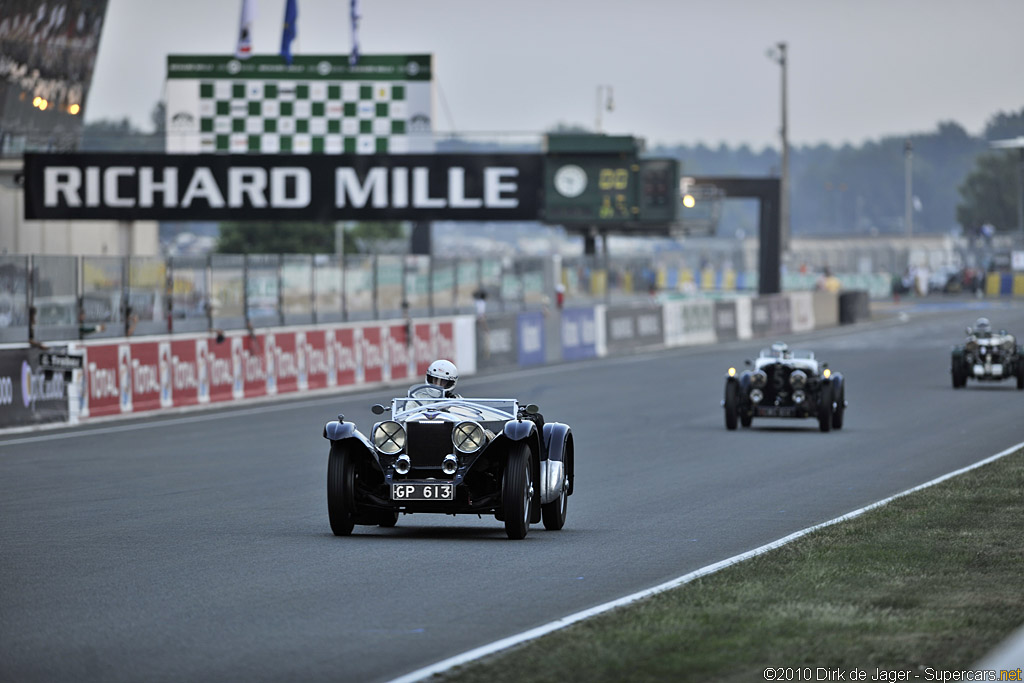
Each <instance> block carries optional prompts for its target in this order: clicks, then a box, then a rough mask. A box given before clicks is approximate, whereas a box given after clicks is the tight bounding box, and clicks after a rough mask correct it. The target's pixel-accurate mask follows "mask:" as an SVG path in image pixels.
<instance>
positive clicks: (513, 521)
mask: <svg viewBox="0 0 1024 683" xmlns="http://www.w3.org/2000/svg"><path fill="white" fill-rule="evenodd" d="M532 499H533V477H532V476H531V469H530V449H529V447H528V446H527V445H526V444H524V443H514V444H512V447H511V448H510V449H509V454H508V460H507V461H506V462H505V476H504V477H503V478H502V481H501V509H502V516H503V517H504V518H505V533H506V534H507V535H508V537H509V538H511V539H513V540H519V539H521V538H526V532H528V531H529V530H530V501H531V500H532Z"/></svg>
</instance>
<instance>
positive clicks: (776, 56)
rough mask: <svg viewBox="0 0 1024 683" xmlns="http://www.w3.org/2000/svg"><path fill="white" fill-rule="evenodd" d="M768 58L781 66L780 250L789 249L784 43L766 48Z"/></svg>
mask: <svg viewBox="0 0 1024 683" xmlns="http://www.w3.org/2000/svg"><path fill="white" fill-rule="evenodd" d="M768 58H769V59H771V60H772V61H774V62H775V63H777V64H778V65H779V66H780V67H782V127H781V128H780V129H779V133H780V135H781V136H782V183H781V187H780V188H779V190H780V191H779V243H780V245H781V247H782V252H783V253H785V252H787V251H789V130H788V128H789V126H788V122H787V111H786V99H787V95H786V43H784V42H780V43H776V44H775V47H772V48H769V49H768Z"/></svg>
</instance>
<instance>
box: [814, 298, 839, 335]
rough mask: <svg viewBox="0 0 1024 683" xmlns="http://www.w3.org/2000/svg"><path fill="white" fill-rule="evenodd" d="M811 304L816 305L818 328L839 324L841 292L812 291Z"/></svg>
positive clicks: (815, 316)
mask: <svg viewBox="0 0 1024 683" xmlns="http://www.w3.org/2000/svg"><path fill="white" fill-rule="evenodd" d="M811 305H812V306H813V307H814V326H815V328H816V329H820V328H823V327H835V326H836V325H838V324H839V294H837V293H835V292H812V293H811Z"/></svg>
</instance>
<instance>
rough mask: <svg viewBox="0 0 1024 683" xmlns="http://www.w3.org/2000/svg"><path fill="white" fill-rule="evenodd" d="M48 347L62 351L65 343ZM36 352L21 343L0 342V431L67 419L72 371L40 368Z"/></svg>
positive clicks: (66, 420) (65, 348)
mask: <svg viewBox="0 0 1024 683" xmlns="http://www.w3.org/2000/svg"><path fill="white" fill-rule="evenodd" d="M51 351H58V352H61V353H65V352H66V351H67V347H55V348H54V349H51ZM40 353H42V352H41V350H40V349H37V348H34V347H31V346H25V345H24V344H22V345H13V344H8V345H3V346H0V431H2V430H3V429H10V428H15V427H30V426H34V425H43V424H63V423H66V422H68V420H69V415H68V408H69V403H68V398H67V397H68V393H69V392H68V385H70V384H71V382H72V380H73V373H72V372H70V371H69V372H64V371H53V370H43V369H41V368H40V363H39V356H40Z"/></svg>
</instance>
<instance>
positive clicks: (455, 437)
mask: <svg viewBox="0 0 1024 683" xmlns="http://www.w3.org/2000/svg"><path fill="white" fill-rule="evenodd" d="M452 445H453V446H455V448H456V450H459V451H462V452H463V453H476V452H477V451H478V450H480V449H481V448H483V447H484V446H485V445H487V433H486V432H485V431H484V428H483V427H481V426H480V425H478V424H477V423H476V422H469V421H466V422H460V423H459V424H457V425H455V429H453V430H452Z"/></svg>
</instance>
